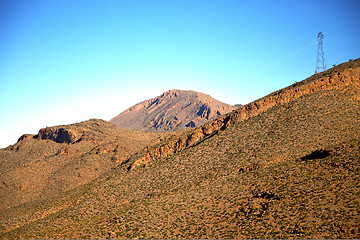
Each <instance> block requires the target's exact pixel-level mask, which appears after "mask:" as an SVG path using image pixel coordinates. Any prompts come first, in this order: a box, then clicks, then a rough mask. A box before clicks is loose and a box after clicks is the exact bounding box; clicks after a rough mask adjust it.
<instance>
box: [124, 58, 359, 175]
mask: <svg viewBox="0 0 360 240" xmlns="http://www.w3.org/2000/svg"><path fill="white" fill-rule="evenodd" d="M344 67H347V68H346V69H343V68H344ZM349 85H353V86H357V87H359V86H360V59H357V60H355V61H352V62H349V63H344V64H342V65H339V66H338V67H336V68H334V69H330V70H328V71H326V72H322V73H319V74H316V75H313V76H312V77H310V78H308V79H306V80H304V81H302V82H299V83H295V84H293V85H291V86H289V87H287V88H284V89H281V90H279V91H276V92H273V93H271V94H269V95H268V96H266V97H263V98H261V99H259V100H256V101H254V102H252V103H249V104H247V105H245V106H242V107H241V108H239V109H237V110H234V111H232V112H231V113H229V114H227V115H226V116H221V117H219V118H217V119H216V120H213V121H211V122H208V123H205V124H204V125H202V126H201V127H199V128H196V129H195V130H194V131H192V132H190V133H187V134H184V135H181V136H179V137H178V138H175V139H172V140H169V141H168V142H166V143H165V144H162V145H160V146H158V147H155V148H152V149H150V150H149V151H148V152H147V153H146V154H145V155H144V156H142V157H140V158H137V159H136V160H135V161H131V160H129V163H130V165H129V166H128V169H134V168H136V167H138V166H141V165H145V164H147V163H148V162H150V161H152V160H154V159H157V158H164V157H167V156H169V155H171V154H174V153H176V152H179V151H181V150H183V149H185V148H187V147H190V146H193V145H195V144H197V143H199V142H200V141H202V140H204V139H205V138H209V137H211V136H213V135H214V134H217V133H218V132H219V131H221V130H225V129H226V128H228V127H230V126H233V125H234V124H236V123H238V122H240V121H243V120H246V119H248V118H251V117H253V116H256V115H258V114H259V113H262V112H264V111H266V110H267V109H269V108H272V107H274V106H277V105H282V104H284V103H287V102H290V101H293V100H296V99H298V98H300V97H302V96H304V95H308V94H312V93H315V92H318V91H324V90H325V91H326V90H334V89H340V88H344V87H346V86H349ZM357 100H360V96H359V97H358V99H357ZM329 104H331V103H329Z"/></svg>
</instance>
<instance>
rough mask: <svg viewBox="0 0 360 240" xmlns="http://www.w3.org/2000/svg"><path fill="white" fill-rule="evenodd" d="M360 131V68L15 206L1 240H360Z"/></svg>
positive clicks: (2, 220) (276, 95) (340, 70)
mask: <svg viewBox="0 0 360 240" xmlns="http://www.w3.org/2000/svg"><path fill="white" fill-rule="evenodd" d="M359 122H360V59H357V60H355V61H351V62H347V63H344V64H341V65H338V66H336V67H334V68H332V69H329V70H327V71H325V72H322V73H318V74H315V75H313V76H311V77H309V78H308V79H305V80H304V81H301V82H298V83H295V84H293V85H291V86H289V87H286V88H284V89H281V90H279V91H276V92H273V93H271V94H269V95H267V96H265V97H263V98H261V99H258V100H256V101H254V102H252V103H249V104H247V105H245V106H243V107H241V108H240V109H237V110H235V111H233V112H231V113H228V114H225V115H222V116H220V117H218V118H217V119H214V120H212V121H209V122H207V123H205V124H203V125H201V126H199V127H197V128H195V129H186V130H183V131H176V132H174V133H171V134H170V133H167V135H166V136H162V137H161V139H160V140H158V141H156V142H153V143H152V144H151V145H149V146H147V147H145V148H141V150H139V151H137V152H136V153H132V154H130V155H128V157H127V158H126V159H125V160H122V161H121V163H120V164H118V165H117V166H116V167H114V168H112V169H111V170H109V171H106V172H104V173H103V174H101V175H99V176H98V177H97V178H94V179H93V180H92V181H89V182H88V183H87V184H83V185H80V186H79V187H76V188H74V189H70V190H68V191H66V192H60V193H59V194H58V195H56V197H48V198H41V199H37V200H34V201H28V202H25V203H23V204H19V205H16V206H13V207H9V208H7V209H3V210H2V211H1V212H0V231H1V232H2V233H1V234H0V238H3V239H19V238H22V239H29V238H36V239H39V238H58V239H59V238H86V239H90V238H91V239H95V238H144V239H145V238H213V239H214V238H303V239H304V238H343V239H345V238H359V236H360V225H359V222H360V215H359V211H358V209H360V202H359V195H360V188H359V186H360V178H359V172H360V167H359V166H360V125H359ZM109 126H112V127H114V126H113V125H109ZM55 132H56V131H55ZM58 132H59V131H58ZM38 135H39V136H40V135H41V134H38ZM46 135H47V134H46ZM69 135H71V134H69ZM74 135H76V136H78V134H76V133H75V134H74ZM39 136H38V137H37V138H36V139H35V138H33V137H31V138H27V137H24V139H23V140H20V142H21V141H28V140H30V141H36V142H41V141H49V142H50V143H53V142H54V141H53V140H51V139H73V140H72V141H71V140H66V141H67V142H69V143H66V142H63V143H56V144H59V145H62V146H68V145H73V146H76V145H77V144H80V143H81V142H82V141H79V139H81V138H77V137H75V138H69V137H60V138H59V137H58V136H57V135H53V136H54V137H50V139H44V140H43V139H41V137H39ZM103 137H105V138H106V136H103ZM57 141H60V140H57ZM61 141H63V140H61ZM66 144H67V145H66ZM10 148H15V149H16V148H17V147H16V145H14V146H12V147H10ZM10 148H9V149H6V150H2V151H8V152H10V151H14V150H11V149H10ZM34 150H35V149H34ZM19 151H21V149H20V150H19ZM110 157H111V154H110V155H109V156H107V155H104V156H103V157H102V158H100V159H99V160H101V161H106V159H107V158H110ZM42 162H46V159H42ZM18 194H19V195H21V192H20V191H19V192H18Z"/></svg>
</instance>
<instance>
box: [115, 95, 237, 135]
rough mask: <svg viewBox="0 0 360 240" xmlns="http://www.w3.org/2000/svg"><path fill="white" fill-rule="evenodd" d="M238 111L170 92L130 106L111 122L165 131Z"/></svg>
mask: <svg viewBox="0 0 360 240" xmlns="http://www.w3.org/2000/svg"><path fill="white" fill-rule="evenodd" d="M237 108H238V107H236V106H232V105H228V104H225V103H222V102H220V101H218V100H216V99H213V98H212V97H210V96H209V95H206V94H203V93H199V92H195V91H184V90H170V91H167V92H165V93H163V94H162V95H161V96H158V97H156V98H153V99H150V100H147V101H144V102H141V103H139V104H136V105H135V106H133V107H130V108H129V109H127V110H125V111H124V112H122V113H120V114H119V115H118V116H116V117H115V118H113V119H112V120H111V121H110V122H111V123H113V124H115V125H117V126H119V127H122V128H128V129H136V130H142V131H151V132H154V131H158V132H164V131H172V130H176V129H183V128H188V127H197V126H200V125H201V124H203V123H205V122H208V121H209V120H213V119H215V118H217V117H219V116H220V115H222V114H225V113H228V112H231V111H232V110H235V109H237Z"/></svg>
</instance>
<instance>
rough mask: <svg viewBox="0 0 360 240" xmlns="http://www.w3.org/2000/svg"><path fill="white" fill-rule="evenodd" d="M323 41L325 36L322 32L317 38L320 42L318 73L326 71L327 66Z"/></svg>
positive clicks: (317, 63)
mask: <svg viewBox="0 0 360 240" xmlns="http://www.w3.org/2000/svg"><path fill="white" fill-rule="evenodd" d="M323 39H324V35H323V34H322V32H319V34H318V36H317V40H318V52H317V62H316V73H319V72H322V71H325V70H326V64H325V53H324V48H323Z"/></svg>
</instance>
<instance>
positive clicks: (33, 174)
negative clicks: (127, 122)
mask: <svg viewBox="0 0 360 240" xmlns="http://www.w3.org/2000/svg"><path fill="white" fill-rule="evenodd" d="M163 135H164V134H163ZM159 139H161V137H160V134H155V133H144V132H139V131H135V130H128V129H121V128H118V127H116V126H114V125H113V124H110V123H108V122H106V121H104V120H100V119H92V120H89V121H85V122H81V123H77V124H72V125H67V126H57V127H48V128H43V129H40V131H39V133H38V134H37V135H30V134H24V135H23V136H21V137H20V138H19V140H18V142H17V143H16V144H14V145H12V146H10V147H8V148H4V149H1V150H0V159H1V161H0V210H2V209H6V208H9V207H13V206H17V205H19V204H22V203H25V202H29V201H34V200H37V199H39V198H46V197H50V196H55V195H57V194H59V193H60V192H63V191H66V190H69V189H72V188H74V187H77V186H80V185H82V184H85V183H87V182H89V181H91V180H93V179H94V178H96V177H98V176H100V175H101V174H102V173H104V172H106V171H108V170H110V169H111V168H114V167H116V166H117V165H119V164H121V163H122V161H125V160H126V159H127V158H129V156H131V154H133V153H135V152H138V151H140V150H141V149H142V148H144V147H145V146H148V145H150V144H151V143H154V142H157V141H159Z"/></svg>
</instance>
